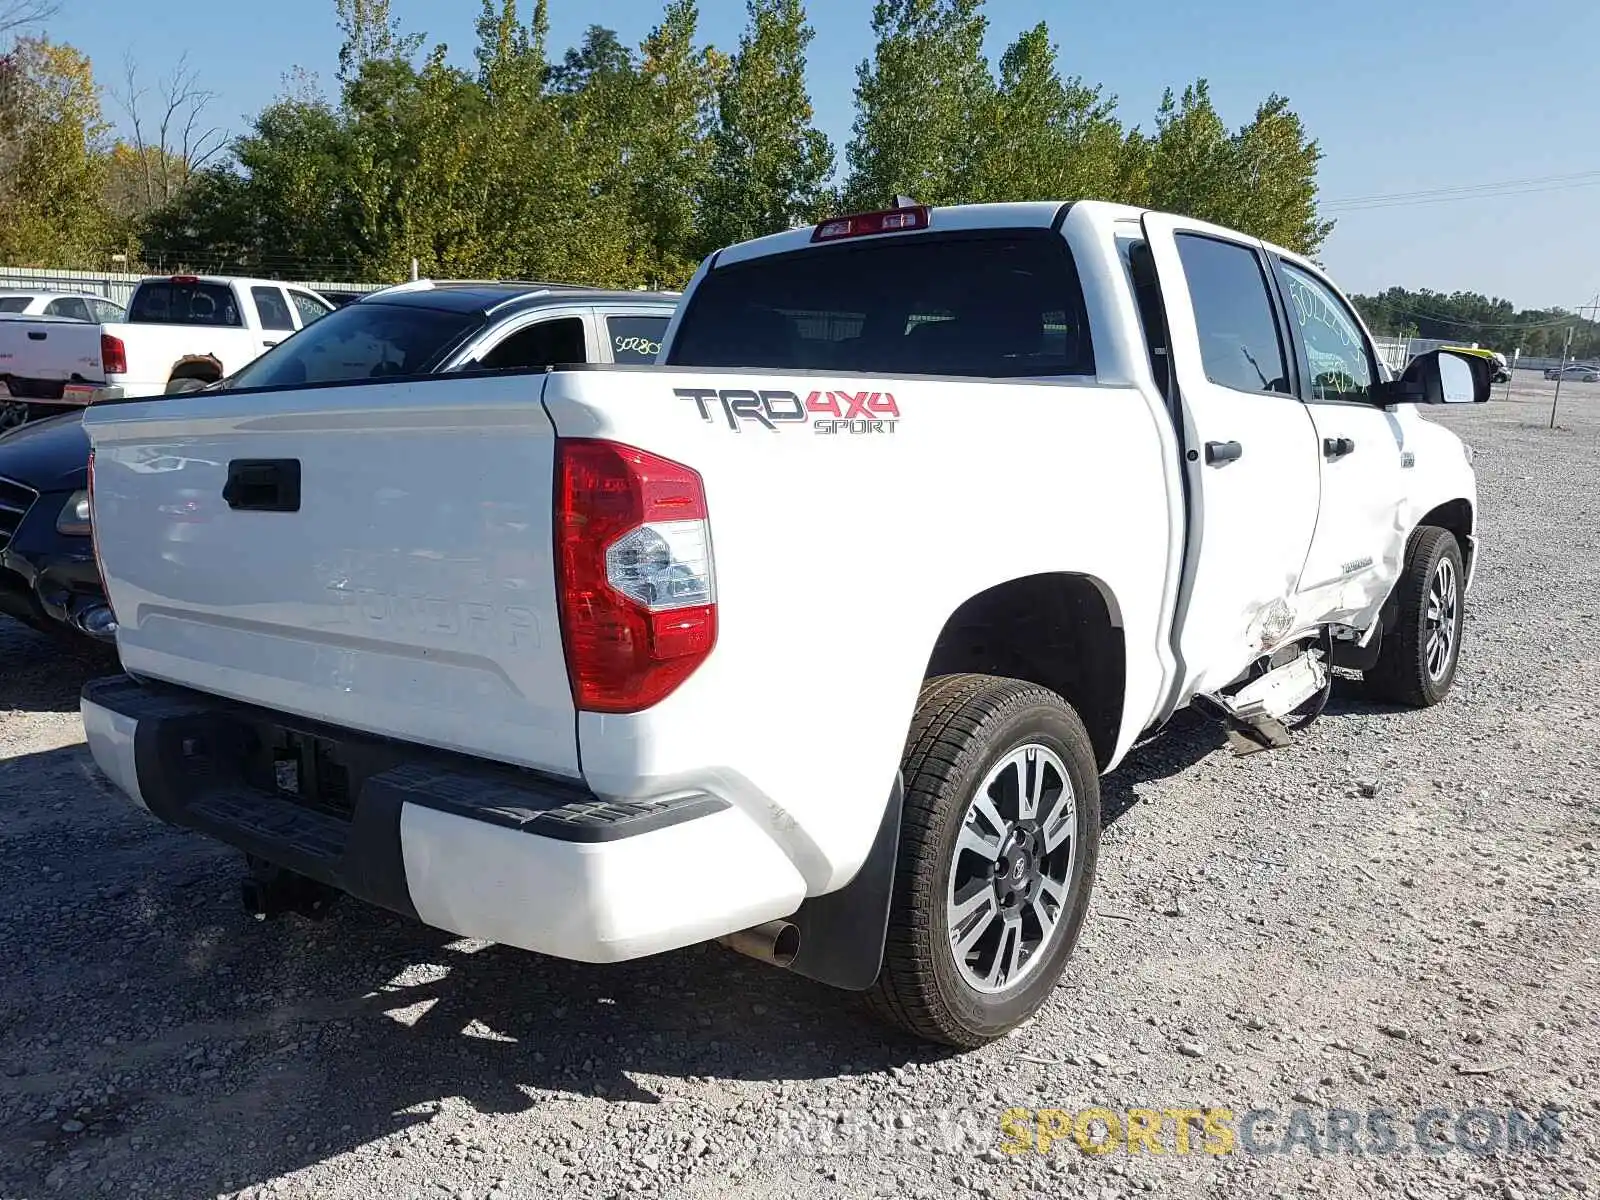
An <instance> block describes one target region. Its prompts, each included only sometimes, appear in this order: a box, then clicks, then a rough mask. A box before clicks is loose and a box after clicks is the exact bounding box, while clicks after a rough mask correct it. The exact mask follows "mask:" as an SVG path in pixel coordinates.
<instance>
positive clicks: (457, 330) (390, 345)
mask: <svg viewBox="0 0 1600 1200" xmlns="http://www.w3.org/2000/svg"><path fill="white" fill-rule="evenodd" d="M482 324H483V317H482V316H481V315H480V314H478V313H473V312H466V313H463V312H449V311H446V310H444V309H436V308H422V307H418V306H417V305H413V304H384V303H382V302H381V301H370V300H369V301H363V302H360V303H356V304H350V305H346V306H345V307H344V308H341V309H337V310H335V311H334V312H331V313H329V314H328V315H327V316H325V317H323V318H321V319H320V320H318V321H317V322H316V323H314V324H312V325H308V326H306V327H305V328H304V329H302V330H301V331H300V332H299V333H297V334H295V335H294V336H293V337H290V338H286V339H284V341H283V342H282V343H280V344H279V345H278V346H276V347H275V348H274V349H272V350H269V351H267V353H265V354H263V355H262V356H261V357H260V358H258V359H256V360H255V361H254V362H252V363H249V364H248V365H246V366H245V367H244V368H243V369H242V370H240V371H239V372H238V373H237V374H235V375H233V376H232V377H231V378H229V379H227V380H224V381H223V383H222V385H221V386H222V387H224V388H228V389H234V388H270V387H300V386H303V385H305V384H310V383H344V382H348V381H350V380H355V379H380V378H392V377H394V376H402V375H425V374H427V373H428V372H429V371H431V370H433V369H435V368H436V367H437V366H438V365H439V364H440V362H441V361H442V359H443V358H444V356H445V355H446V354H447V353H448V352H449V351H450V350H451V349H453V348H454V347H455V346H457V345H459V344H460V342H461V339H462V337H463V336H464V335H465V334H467V333H468V332H469V331H471V330H474V329H476V328H478V327H479V326H480V325H482Z"/></svg>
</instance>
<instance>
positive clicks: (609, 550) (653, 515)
mask: <svg viewBox="0 0 1600 1200" xmlns="http://www.w3.org/2000/svg"><path fill="white" fill-rule="evenodd" d="M556 447H557V449H556V454H557V461H556V506H555V537H556V560H557V566H556V570H557V580H558V587H559V590H560V604H561V635H562V639H563V642H564V644H565V647H566V654H567V673H568V676H569V678H570V679H571V683H572V695H573V700H574V702H575V703H576V704H577V707H578V708H579V709H580V710H582V711H586V712H603V713H631V712H639V711H640V710H642V709H646V708H649V707H650V706H651V705H654V704H657V703H659V702H660V701H662V700H664V699H665V698H666V697H667V696H669V695H671V694H672V692H673V691H675V690H676V689H677V687H678V685H679V684H681V683H682V682H683V681H684V680H685V679H687V678H688V677H689V676H690V675H691V674H693V672H694V670H695V669H696V668H697V667H698V666H699V665H700V664H701V663H703V662H704V661H705V660H706V658H707V657H708V656H709V655H710V654H711V650H712V647H713V646H715V644H716V640H717V596H716V580H715V577H714V575H713V571H712V559H711V529H710V524H709V522H708V520H707V515H706V498H705V488H704V486H703V484H702V483H701V480H700V475H699V473H698V472H696V471H694V470H693V469H691V468H689V467H686V466H683V465H682V464H681V463H675V462H671V461H669V460H668V459H665V458H658V457H657V456H656V455H654V454H648V453H646V452H645V451H643V450H636V449H634V448H633V447H632V446H622V445H618V444H616V443H614V442H605V441H595V440H590V439H582V438H573V439H565V438H564V439H562V440H560V441H558V442H557V443H556Z"/></svg>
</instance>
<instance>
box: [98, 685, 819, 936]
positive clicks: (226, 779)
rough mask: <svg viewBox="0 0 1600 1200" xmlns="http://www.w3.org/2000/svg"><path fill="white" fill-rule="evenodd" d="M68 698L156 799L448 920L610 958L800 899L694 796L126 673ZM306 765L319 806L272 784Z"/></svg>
mask: <svg viewBox="0 0 1600 1200" xmlns="http://www.w3.org/2000/svg"><path fill="white" fill-rule="evenodd" d="M81 709H82V713H83V722H84V730H85V733H86V734H87V736H88V741H89V749H90V751H91V753H92V754H93V755H94V759H95V763H96V764H97V765H98V766H99V768H100V769H101V770H102V771H103V772H104V773H105V774H106V776H107V777H108V778H109V779H110V780H111V782H113V783H114V784H116V785H117V786H118V787H119V788H120V789H121V790H122V791H124V792H125V793H127V794H128V796H129V797H130V798H131V799H132V800H134V801H135V802H136V803H138V804H140V805H141V806H142V807H144V808H146V809H148V810H149V811H150V812H151V813H153V814H154V815H155V816H157V817H159V818H161V819H162V820H164V821H167V822H169V823H170V824H173V825H178V826H182V827H185V828H189V829H194V830H198V831H199V832H201V833H205V834H208V835H210V836H212V837H214V838H217V839H218V840H220V841H223V842H226V843H228V844H229V845H232V846H236V847H238V848H239V849H241V850H244V851H246V852H247V853H249V854H252V855H255V856H257V857H259V858H262V859H265V860H266V861H268V862H271V863H275V864H278V865H280V866H283V867H287V868H288V869H290V870H292V871H297V872H299V873H300V874H303V875H306V876H308V877H310V878H312V879H316V880H319V881H321V882H323V883H326V884H329V885H331V886H333V887H336V888H339V889H341V890H343V891H346V892H349V893H350V894H352V895H355V896H358V897H360V898H361V899H363V900H367V901H369V902H371V903H373V904H377V905H380V906H382V907H384V908H387V909H390V910H392V911H394V912H398V913H401V914H404V915H406V916H410V917H415V918H417V919H419V920H421V921H422V922H424V923H425V924H428V925H431V926H434V927H437V928H439V929H444V930H447V931H449V932H451V933H455V934H459V935H462V936H466V937H480V938H487V939H489V940H491V941H495V942H500V943H503V944H506V945H511V946H518V947H521V948H523V949H525V950H532V951H536V952H538V953H542V954H549V955H553V956H555V957H558V958H567V959H575V960H578V961H583V962H614V961H621V960H624V959H631V958H638V957H642V956H644V955H647V954H655V953H659V952H660V951H663V950H670V949H675V948H677V947H680V946H686V945H691V944H694V943H696V942H701V941H706V940H708V939H711V938H715V937H719V936H722V935H724V934H728V933H733V932H735V931H737V930H740V929H745V928H748V927H750V926H752V925H757V924H760V923H761V922H763V921H769V920H774V919H776V918H779V917H784V916H788V915H789V914H791V913H793V912H794V911H795V910H796V909H797V908H798V907H799V906H800V903H801V901H802V900H803V898H804V881H803V880H802V879H801V877H800V875H799V873H798V872H797V871H796V870H795V868H794V866H793V864H792V863H791V862H790V861H789V860H788V859H787V858H786V857H785V856H784V855H783V854H782V852H781V851H780V850H779V849H778V847H777V846H776V845H775V844H774V843H773V842H772V841H771V839H770V838H768V837H767V836H766V835H765V834H764V833H762V831H761V830H760V829H759V828H758V827H757V826H756V825H755V824H754V823H753V822H752V821H750V819H749V818H747V817H746V816H745V815H744V814H743V813H741V812H740V811H739V810H737V809H735V808H733V807H731V806H730V805H728V804H727V802H726V801H723V800H720V799H717V798H715V797H712V796H709V795H704V794H698V793H689V794H682V795H676V796H672V797H663V798H658V799H651V800H648V801H628V802H618V801H607V800H603V799H601V798H600V797H597V796H595V795H593V794H592V793H590V792H588V791H587V790H586V789H584V788H583V787H582V786H581V785H578V784H575V783H572V782H569V781H566V780H559V779H551V778H544V777H540V776H536V775H533V774H531V773H528V772H525V771H517V770H513V769H511V768H502V767H500V766H498V765H496V764H489V763H484V762H480V761H477V760H472V759H466V758H462V757H459V756H455V755H446V754H439V753H435V752H432V751H428V750H424V749H421V748H418V747H413V746H407V745H401V744H398V743H394V742H387V741H383V740H380V739H373V738H366V737H364V736H361V735H356V734H351V733H349V732H347V731H343V730H335V729H329V728H326V727H319V726H315V725H314V724H313V723H309V722H305V721H300V720H298V719H294V718H289V717H285V716H283V715H282V714H275V713H269V712H266V711H264V710H260V709H255V708H251V707H249V706H245V705H239V704H234V703H231V702H226V701H221V700H217V699H215V698H212V697H209V696H203V695H200V694H198V693H195V692H190V691H187V690H183V689H177V688H169V687H166V686H164V685H162V686H156V685H148V684H143V683H140V682H138V681H135V680H133V679H130V678H128V677H127V676H116V677H112V678H109V679H101V680H95V681H93V682H91V683H89V684H88V685H87V686H86V687H85V688H84V690H83V697H82V701H81ZM285 736H287V737H288V739H289V740H290V741H291V743H292V744H293V746H294V747H295V748H293V749H289V750H286V749H284V748H283V747H282V745H281V743H282V742H283V740H284V738H285ZM274 747H277V748H276V749H275V748H274ZM279 756H281V757H279ZM296 756H298V757H296ZM291 758H293V759H294V761H295V762H296V763H297V764H298V765H296V766H295V767H293V768H289V767H288V766H287V763H288V761H289V759H291ZM275 760H276V761H275ZM302 769H303V770H304V771H305V772H306V774H304V775H302V774H301V770H302ZM283 771H287V774H283V773H281V772H283ZM263 772H264V773H265V777H266V779H269V780H273V781H275V782H276V784H277V786H272V785H271V784H269V783H265V782H264V781H263ZM313 776H320V777H321V779H322V780H323V786H321V787H319V788H317V789H316V790H317V791H318V792H319V795H320V796H321V798H322V803H321V804H319V806H317V807H312V806H311V805H310V804H309V803H308V802H307V801H305V800H302V799H300V798H297V797H296V796H295V795H293V794H291V791H290V790H285V785H286V782H287V787H288V788H290V789H292V788H294V787H296V786H298V784H299V781H301V780H303V779H307V778H311V777H313ZM329 780H332V781H334V782H332V783H329V782H328V781H329ZM330 797H332V798H333V799H332V801H331V802H330V800H329V798H330Z"/></svg>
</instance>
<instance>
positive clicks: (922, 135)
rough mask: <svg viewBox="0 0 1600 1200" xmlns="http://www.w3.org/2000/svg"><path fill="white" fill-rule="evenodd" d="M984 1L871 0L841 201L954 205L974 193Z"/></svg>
mask: <svg viewBox="0 0 1600 1200" xmlns="http://www.w3.org/2000/svg"><path fill="white" fill-rule="evenodd" d="M982 7H983V0H878V3H877V4H876V5H875V6H874V7H873V10H872V32H873V34H874V36H875V37H876V39H877V44H876V47H875V48H874V51H873V57H872V59H871V60H870V61H868V62H863V63H862V64H861V65H860V66H859V67H857V68H856V119H855V125H854V130H853V136H852V138H851V140H850V145H849V148H848V150H847V152H846V157H847V158H848V161H849V164H850V175H849V178H848V180H847V182H846V184H845V189H844V190H845V197H846V203H847V205H848V206H849V207H852V208H878V207H882V206H884V205H886V204H888V203H889V202H890V201H891V200H892V199H893V198H894V197H895V196H896V195H897V194H906V195H910V196H912V197H914V198H916V199H917V200H920V201H922V202H924V203H927V204H955V203H961V202H962V201H966V200H970V199H971V198H972V197H973V196H974V195H976V194H978V192H979V191H980V190H981V183H980V180H979V166H978V163H979V160H980V157H981V153H980V151H981V147H980V146H979V144H978V143H979V139H978V138H976V137H974V130H976V129H978V128H980V126H981V124H982V118H983V114H984V113H985V111H986V110H988V108H989V106H990V105H991V103H992V96H993V92H994V80H993V77H992V76H991V75H990V73H989V64H988V61H987V60H986V59H985V58H984V56H983V36H984V32H985V29H986V28H987V21H986V20H985V19H984V17H983V15H982Z"/></svg>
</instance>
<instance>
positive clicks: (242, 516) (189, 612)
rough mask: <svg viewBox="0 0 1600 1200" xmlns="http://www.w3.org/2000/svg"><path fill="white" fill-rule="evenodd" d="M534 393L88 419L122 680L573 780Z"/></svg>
mask: <svg viewBox="0 0 1600 1200" xmlns="http://www.w3.org/2000/svg"><path fill="white" fill-rule="evenodd" d="M543 385H544V384H543V379H542V378H541V377H539V376H523V377H517V378H473V379H463V378H452V377H441V378H436V379H429V380H422V381H418V382H410V383H387V384H367V385H361V386H354V387H328V388H311V389H299V390H285V391H268V392H258V393H244V394H240V393H227V392H223V393H215V394H207V395H196V396H191V397H186V398H183V399H177V398H169V399H164V400H159V401H152V402H148V403H113V404H105V405H95V406H92V407H91V408H90V409H89V411H88V413H87V415H86V417H85V421H84V424H85V427H86V428H87V429H88V431H89V435H90V438H91V439H92V441H93V443H94V447H95V452H94V471H93V487H94V506H95V512H94V521H95V533H96V544H97V546H98V548H99V553H100V557H101V566H102V570H103V572H104V574H105V578H106V584H107V588H108V592H109V596H110V599H111V602H112V605H113V607H114V608H115V610H116V614H117V618H118V623H119V624H118V634H117V640H118V647H119V649H120V651H121V655H122V661H123V665H124V666H125V667H126V668H127V669H128V671H130V672H131V673H133V674H135V675H146V676H149V677H151V678H155V679H163V680H167V681H170V682H172V683H177V684H183V685H187V686H189V687H192V688H195V689H198V690H200V691H205V692H210V693H213V694H215V695H221V696H228V697H232V698H235V699H239V700H244V701H248V702H250V703H253V704H257V705H261V706H264V707H267V708H271V709H276V710H279V711H282V712H286V713H292V714H297V715H299V716H302V717H307V718H311V719H313V720H318V721H324V722H327V723H330V724H333V725H339V726H344V727H349V728H353V729H360V730H365V731H368V732H371V733H376V734H379V735H383V736H388V737H394V738H400V739H404V740H407V741H413V742H418V743H423V744H426V745H432V746H437V747H440V748H442V749H447V750H456V751H460V752H463V753H467V754H474V755H479V756H482V757H486V758H493V759H498V760H500V761H503V762H509V763H515V764H519V765H522V766H527V767H532V768H536V769H542V770H547V771H553V772H556V773H559V774H565V775H572V776H576V775H577V774H578V762H577V746H576V733H575V720H574V709H573V703H572V697H571V692H570V690H569V688H568V683H567V672H566V665H565V660H564V656H563V652H562V644H561V636H560V629H559V624H558V609H557V601H556V591H555V578H554V571H553V568H552V561H551V538H552V526H551V521H552V516H551V509H552V503H553V499H552V498H553V480H552V460H553V452H554V433H553V431H552V429H551V425H550V422H549V420H548V418H547V417H546V415H545V412H544V409H543V407H542V405H541V403H540V391H541V389H542V387H543ZM225 492H226V493H227V498H225V496H224V493H225Z"/></svg>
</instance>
